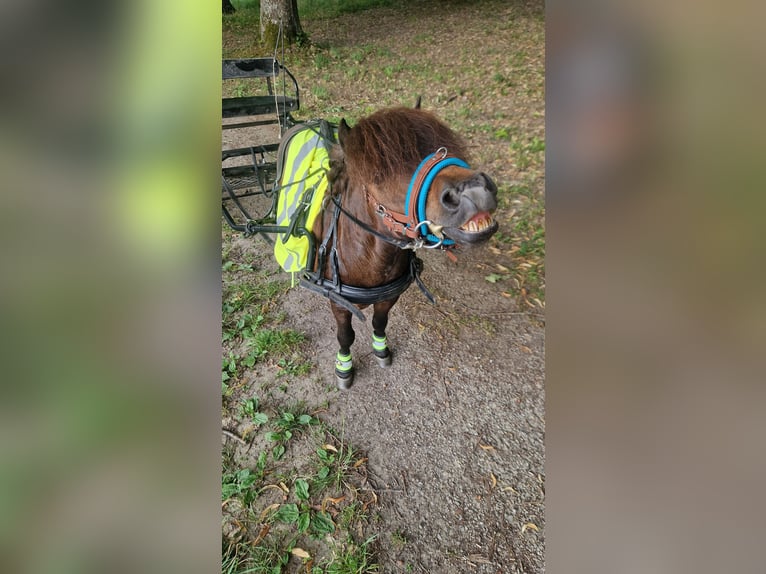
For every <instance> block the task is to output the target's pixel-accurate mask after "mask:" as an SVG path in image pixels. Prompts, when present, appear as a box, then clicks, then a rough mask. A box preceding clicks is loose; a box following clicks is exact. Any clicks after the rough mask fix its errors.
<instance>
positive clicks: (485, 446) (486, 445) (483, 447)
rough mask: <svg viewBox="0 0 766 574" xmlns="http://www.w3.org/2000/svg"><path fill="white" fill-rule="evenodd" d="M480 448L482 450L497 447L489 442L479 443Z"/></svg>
mask: <svg viewBox="0 0 766 574" xmlns="http://www.w3.org/2000/svg"><path fill="white" fill-rule="evenodd" d="M479 448H480V449H481V450H495V447H494V446H492V445H489V444H481V443H479Z"/></svg>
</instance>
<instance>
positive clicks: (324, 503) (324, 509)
mask: <svg viewBox="0 0 766 574" xmlns="http://www.w3.org/2000/svg"><path fill="white" fill-rule="evenodd" d="M344 500H346V495H345V494H344V495H343V496H339V497H338V498H330V497H329V496H328V497H327V498H325V499H324V500H323V501H322V512H325V511H326V510H327V503H328V502H331V503H333V504H338V503H339V502H343V501H344Z"/></svg>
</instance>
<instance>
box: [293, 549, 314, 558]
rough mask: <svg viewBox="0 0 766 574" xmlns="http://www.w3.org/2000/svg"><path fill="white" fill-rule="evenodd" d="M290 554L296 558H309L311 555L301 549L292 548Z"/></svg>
mask: <svg viewBox="0 0 766 574" xmlns="http://www.w3.org/2000/svg"><path fill="white" fill-rule="evenodd" d="M290 554H292V555H293V556H297V557H298V558H311V554H309V553H308V552H306V551H305V550H304V549H303V548H298V547H296V548H293V549H292V550H290Z"/></svg>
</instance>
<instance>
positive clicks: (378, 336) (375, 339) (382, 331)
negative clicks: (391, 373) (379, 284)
mask: <svg viewBox="0 0 766 574" xmlns="http://www.w3.org/2000/svg"><path fill="white" fill-rule="evenodd" d="M398 300H399V297H396V298H395V299H389V300H388V301H381V302H380V303H375V305H373V313H372V353H373V354H374V355H375V359H376V360H377V361H378V365H380V366H381V367H388V366H390V365H391V350H390V349H389V348H388V341H387V340H386V327H387V326H388V313H389V312H390V311H391V307H393V306H394V304H395V303H396V302H397V301H398Z"/></svg>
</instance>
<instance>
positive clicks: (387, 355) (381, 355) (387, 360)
mask: <svg viewBox="0 0 766 574" xmlns="http://www.w3.org/2000/svg"><path fill="white" fill-rule="evenodd" d="M372 354H373V355H375V360H376V361H377V362H378V365H380V366H381V367H383V368H386V367H390V366H391V351H389V350H388V349H387V348H386V349H384V350H383V351H373V352H372Z"/></svg>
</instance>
